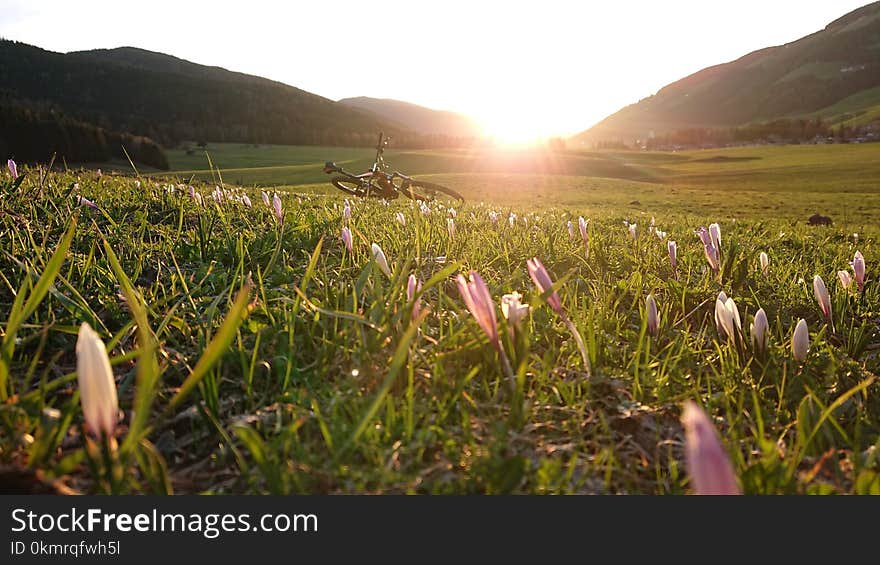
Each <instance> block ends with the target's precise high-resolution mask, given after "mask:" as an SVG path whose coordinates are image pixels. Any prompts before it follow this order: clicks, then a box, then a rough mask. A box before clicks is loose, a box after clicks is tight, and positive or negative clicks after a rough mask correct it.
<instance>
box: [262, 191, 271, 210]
mask: <svg viewBox="0 0 880 565" xmlns="http://www.w3.org/2000/svg"><path fill="white" fill-rule="evenodd" d="M260 196H261V197H262V198H263V204H264V205H265V206H266V208H271V207H272V203H271V202H269V193H268V192H266V191H265V190H261V191H260Z"/></svg>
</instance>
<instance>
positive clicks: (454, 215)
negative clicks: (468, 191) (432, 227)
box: [447, 208, 458, 218]
mask: <svg viewBox="0 0 880 565" xmlns="http://www.w3.org/2000/svg"><path fill="white" fill-rule="evenodd" d="M447 212H449V215H450V216H452V217H453V218H455V217H456V216H458V213H457V212H456V211H455V208H449V209H448V210H447Z"/></svg>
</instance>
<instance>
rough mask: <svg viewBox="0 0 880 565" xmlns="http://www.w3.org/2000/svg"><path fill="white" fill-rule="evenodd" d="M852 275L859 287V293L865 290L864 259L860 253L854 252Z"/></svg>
mask: <svg viewBox="0 0 880 565" xmlns="http://www.w3.org/2000/svg"><path fill="white" fill-rule="evenodd" d="M852 268H853V274H855V276H856V284H857V285H859V292H863V291H864V290H865V257H864V256H863V255H862V253H861V251H856V255H855V257H853V262H852Z"/></svg>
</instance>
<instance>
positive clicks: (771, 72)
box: [575, 2, 880, 142]
mask: <svg viewBox="0 0 880 565" xmlns="http://www.w3.org/2000/svg"><path fill="white" fill-rule="evenodd" d="M877 87H880V2H874V3H872V4H869V5H867V6H863V7H862V8H859V9H858V10H855V11H853V12H850V13H849V14H846V15H845V16H843V17H841V18H839V19H837V20H835V21H833V22H831V23H830V24H828V25H827V26H826V27H825V29H823V30H821V31H818V32H816V33H813V34H811V35H808V36H806V37H803V38H801V39H799V40H797V41H794V42H792V43H787V44H785V45H780V46H777V47H768V48H766V49H761V50H758V51H754V52H752V53H749V54H748V55H746V56H744V57H742V58H740V59H737V60H736V61H732V62H729V63H725V64H721V65H716V66H713V67H708V68H706V69H703V70H701V71H699V72H697V73H694V74H692V75H690V76H688V77H685V78H683V79H681V80H679V81H676V82H674V83H672V84H670V85H668V86H666V87H664V88H662V89H661V90H660V91H659V92H657V94H655V95H653V96H649V97H648V98H645V99H643V100H641V101H639V102H638V103H637V104H633V105H630V106H627V107H626V108H623V109H622V110H620V111H619V112H617V113H615V114H613V115H611V116H609V117H608V118H606V119H605V120H603V121H602V122H600V123H599V124H597V125H596V126H594V127H592V128H591V129H589V130H587V131H585V132H583V133H581V134H578V135H577V136H575V140H577V141H583V142H595V141H600V140H612V139H616V140H624V141H628V140H631V139H635V138H643V139H644V138H645V137H647V136H649V135H650V132H651V131H653V132H654V133H656V134H660V133H664V132H669V131H673V130H677V129H684V128H690V127H719V126H734V125H742V124H746V123H750V122H756V121H768V120H773V119H777V118H782V117H801V116H811V117H816V116H819V117H823V118H831V119H851V118H853V117H858V115H860V114H864V113H867V112H870V111H871V110H872V109H873V108H875V107H880V89H878V88H877ZM841 110H844V111H843V112H842V111H841Z"/></svg>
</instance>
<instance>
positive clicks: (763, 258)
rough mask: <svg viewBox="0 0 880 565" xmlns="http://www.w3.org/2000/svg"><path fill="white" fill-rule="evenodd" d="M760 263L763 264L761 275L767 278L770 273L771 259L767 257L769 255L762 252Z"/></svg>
mask: <svg viewBox="0 0 880 565" xmlns="http://www.w3.org/2000/svg"><path fill="white" fill-rule="evenodd" d="M758 261H759V262H760V263H761V274H763V275H764V276H765V277H766V276H767V274H768V273H769V272H770V258H769V257H767V254H766V253H765V252H763V251H761V255H759V256H758Z"/></svg>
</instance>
